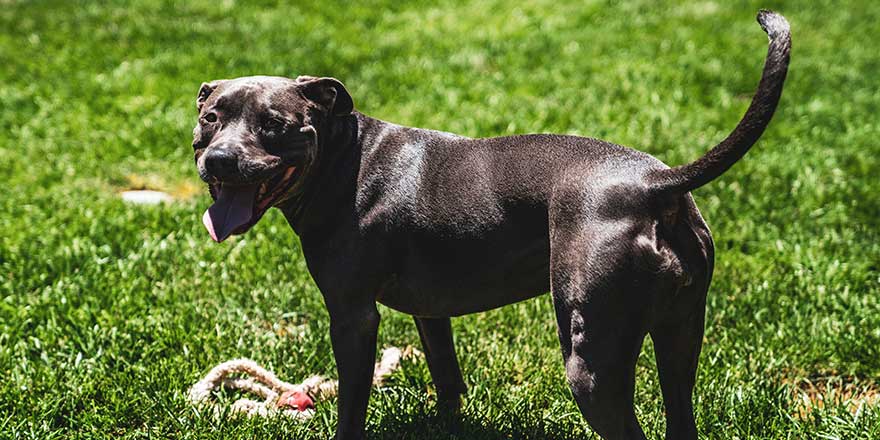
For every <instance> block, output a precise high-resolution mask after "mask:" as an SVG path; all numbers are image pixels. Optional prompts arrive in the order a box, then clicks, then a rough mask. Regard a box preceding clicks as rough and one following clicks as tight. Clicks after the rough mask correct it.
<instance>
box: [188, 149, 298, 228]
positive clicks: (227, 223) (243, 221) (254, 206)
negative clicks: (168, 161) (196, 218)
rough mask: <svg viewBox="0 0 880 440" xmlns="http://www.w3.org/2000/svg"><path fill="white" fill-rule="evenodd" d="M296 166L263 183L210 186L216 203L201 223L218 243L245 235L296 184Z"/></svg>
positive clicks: (206, 212)
mask: <svg viewBox="0 0 880 440" xmlns="http://www.w3.org/2000/svg"><path fill="white" fill-rule="evenodd" d="M295 170H296V167H292V166H291V167H288V168H286V169H285V170H284V171H282V172H280V173H278V174H277V175H275V176H273V177H270V178H269V179H266V180H265V181H263V182H261V183H254V184H246V185H235V186H233V185H229V184H224V183H216V184H211V185H210V186H209V188H210V191H211V196H213V197H214V204H213V205H211V207H209V208H208V210H207V211H205V214H204V215H203V216H202V223H204V225H205V228H206V229H208V233H209V234H211V238H212V239H213V240H214V241H216V242H218V243H219V242H221V241H223V240H226V239H227V238H229V236H230V235H237V234H243V233H245V232H247V231H248V229H250V228H251V227H252V226H254V225H255V224H256V223H257V222H258V221H259V220H260V218H262V217H263V214H265V213H266V211H268V210H269V208H271V207H272V206H274V205H275V204H276V203H278V202H279V201H280V200H281V198H282V197H283V196H284V195H285V194H287V192H288V190H290V187H291V186H293V182H294V181H295V179H294V171H295Z"/></svg>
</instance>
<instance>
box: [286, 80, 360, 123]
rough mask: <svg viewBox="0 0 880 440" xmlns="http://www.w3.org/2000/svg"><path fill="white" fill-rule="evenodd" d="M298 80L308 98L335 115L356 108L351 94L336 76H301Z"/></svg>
mask: <svg viewBox="0 0 880 440" xmlns="http://www.w3.org/2000/svg"><path fill="white" fill-rule="evenodd" d="M296 82H298V83H300V87H301V90H302V94H303V96H305V97H306V99H308V100H309V101H312V102H314V103H315V104H318V105H320V106H323V107H324V108H325V109H327V110H328V112H330V113H332V114H333V115H334V116H345V115H348V114H351V112H352V110H354V102H353V101H352V100H351V95H349V94H348V90H345V86H344V85H342V83H341V82H339V80H338V79H336V78H329V77H324V78H315V77H313V76H300V77H297V78H296Z"/></svg>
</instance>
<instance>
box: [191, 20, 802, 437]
mask: <svg viewBox="0 0 880 440" xmlns="http://www.w3.org/2000/svg"><path fill="white" fill-rule="evenodd" d="M758 22H759V23H760V24H761V27H762V28H763V29H764V31H765V32H767V34H768V35H769V37H770V46H769V50H768V53H767V58H766V61H765V65H764V70H763V75H762V78H761V81H760V83H759V85H758V89H757V92H756V93H755V96H754V98H753V99H752V102H751V104H750V106H749V108H748V110H747V111H746V114H745V116H744V117H743V118H742V120H741V121H740V122H739V124H738V125H737V126H736V128H735V129H734V130H733V132H732V133H731V134H730V135H729V136H728V137H727V138H726V139H724V140H723V141H721V143H720V144H718V145H717V146H716V147H714V148H713V149H712V150H711V151H709V152H708V153H707V154H706V155H705V156H703V157H701V158H700V159H698V160H696V161H695V162H692V163H690V164H687V165H682V166H678V167H674V168H670V167H668V166H666V165H664V164H663V163H662V162H660V161H659V160H657V159H655V158H653V157H651V156H650V155H648V154H645V153H641V152H638V151H635V150H632V149H629V148H625V147H622V146H618V145H614V144H611V143H608V142H604V141H601V140H597V139H591V138H583V137H576V136H558V135H549V134H537V135H519V136H508V137H497V138H484V139H470V138H466V137H462V136H457V135H454V134H449V133H444V132H439V131H432V130H424V129H419V128H409V127H402V126H399V125H395V124H391V123H388V122H383V121H380V120H377V119H373V118H370V117H368V116H366V115H363V114H361V113H359V112H356V111H355V110H354V105H353V102H352V98H351V96H350V95H349V93H348V91H346V89H345V87H344V86H343V85H342V83H340V82H339V81H337V80H335V79H333V78H315V77H309V76H301V77H299V78H297V79H295V80H293V79H288V78H279V77H246V78H238V79H231V80H217V81H213V82H210V83H205V84H203V85H202V87H201V89H200V90H199V94H198V98H197V106H198V109H199V122H198V125H197V126H196V128H195V130H194V138H195V139H194V141H193V144H192V145H193V148H194V150H195V160H196V163H197V166H198V170H199V175H200V177H201V178H202V179H203V180H204V181H205V182H207V183H208V187H209V190H210V192H211V195H212V197H213V198H214V200H215V202H214V204H213V205H212V206H211V207H210V208H209V209H208V210H207V211H206V212H205V214H204V217H203V221H204V223H205V226H206V227H207V229H208V231H209V232H210V234H211V236H212V238H213V239H214V240H216V241H218V242H219V241H223V240H224V239H226V238H227V237H229V236H230V235H232V234H241V233H244V232H245V231H247V230H248V229H249V228H251V227H252V226H253V225H254V224H255V223H256V222H257V221H258V220H259V219H260V217H262V215H263V214H264V213H265V212H266V210H268V209H269V208H270V207H277V208H279V209H281V211H282V212H283V213H284V215H285V217H286V218H287V221H288V222H289V224H290V226H291V227H292V228H293V230H294V231H295V232H296V233H297V234H298V235H299V237H300V239H301V243H302V250H303V254H304V255H305V259H306V262H307V264H308V268H309V271H310V273H311V274H312V277H313V278H314V280H315V282H316V283H317V285H318V288H319V289H320V290H321V293H322V295H323V298H324V302H325V305H326V307H327V310H328V312H329V315H330V337H331V340H332V345H333V352H334V355H335V357H336V365H337V369H338V375H339V399H338V415H339V418H338V426H337V428H336V437H337V439H339V440H349V439H359V438H363V437H364V436H365V428H364V426H365V418H366V411H367V403H368V400H369V395H370V382H371V378H372V370H373V363H374V360H375V355H376V333H377V329H378V326H379V313H378V311H377V308H376V303H377V302H378V303H382V304H385V305H386V306H388V307H390V308H392V309H395V310H399V311H401V312H403V313H407V314H410V315H412V316H413V317H414V319H415V323H416V326H417V328H418V331H419V335H420V337H421V342H422V344H423V347H424V349H425V353H426V357H427V363H428V367H429V369H430V371H431V375H432V378H433V382H434V385H435V386H436V388H437V396H438V405H440V406H441V408H445V409H447V410H451V411H452V412H453V413H454V412H455V411H457V409H458V407H459V405H460V401H461V395H462V394H463V393H464V392H465V391H466V387H465V383H464V381H463V379H462V375H461V371H460V369H459V366H458V361H457V360H456V355H455V348H454V346H453V336H452V327H451V325H450V317H452V316H459V315H463V314H467V313H476V312H481V311H485V310H489V309H492V308H496V307H500V306H503V305H505V304H511V303H513V302H516V301H521V300H524V299H527V298H532V297H534V296H537V295H540V294H543V293H545V292H547V291H550V292H551V293H552V297H553V304H554V307H555V310H556V320H557V326H558V336H559V341H560V343H561V345H562V357H563V361H564V363H565V371H566V376H567V378H568V383H569V385H570V388H571V392H572V394H573V395H574V399H575V400H576V401H577V404H578V407H579V408H580V410H581V412H582V413H583V415H584V417H585V418H586V420H587V421H588V422H589V424H590V426H591V427H592V428H593V430H594V431H595V432H597V433H598V434H599V435H601V436H602V437H604V438H607V439H642V438H645V435H644V433H643V432H642V429H641V427H640V426H639V423H638V421H637V420H636V415H635V411H634V407H633V388H634V381H635V377H634V376H635V364H636V358H637V356H638V354H639V351H640V348H641V345H642V341H643V340H644V338H645V336H646V335H647V334H650V335H651V338H652V339H653V341H654V346H655V351H656V361H657V366H658V370H659V374H660V384H661V388H662V392H663V400H664V403H665V406H666V438H668V439H689V438H690V439H692V438H696V436H697V429H696V424H695V420H694V414H693V404H692V393H693V389H694V381H695V375H696V369H697V361H698V357H699V354H700V348H701V345H702V339H703V327H704V318H705V305H706V293H707V290H708V288H709V283H710V280H711V277H712V268H713V259H714V248H713V243H712V236H711V234H710V232H709V229H708V227H707V226H706V223H705V222H704V221H703V218H702V217H701V215H700V212H699V211H698V210H697V207H696V205H695V204H694V200H693V198H692V197H691V195H690V191H692V190H694V189H696V188H699V187H700V186H702V185H705V184H706V183H708V182H710V181H712V180H713V179H715V178H717V177H718V176H720V175H721V174H722V173H724V172H725V171H726V170H727V169H728V168H730V167H731V166H732V165H733V164H734V163H735V162H736V161H737V160H739V159H740V158H741V157H742V156H743V155H744V154H745V153H746V151H748V149H749V148H750V147H751V146H752V144H754V143H755V142H756V141H757V139H758V138H759V137H760V136H761V134H762V133H763V131H764V129H765V128H766V126H767V124H768V123H769V122H770V119H771V117H772V116H773V112H774V110H775V109H776V105H777V103H778V102H779V98H780V95H781V93H782V86H783V82H784V80H785V76H786V72H787V70H788V62H789V50H790V47H791V38H790V34H789V26H788V22H787V21H786V20H785V18H783V17H782V16H781V15H778V14H775V13H773V12H770V11H761V12H759V14H758Z"/></svg>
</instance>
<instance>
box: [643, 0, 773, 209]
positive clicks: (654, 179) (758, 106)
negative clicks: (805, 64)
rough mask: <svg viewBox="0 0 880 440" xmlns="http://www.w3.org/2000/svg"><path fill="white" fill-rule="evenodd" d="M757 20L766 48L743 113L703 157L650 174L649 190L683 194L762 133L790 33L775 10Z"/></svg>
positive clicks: (730, 163)
mask: <svg viewBox="0 0 880 440" xmlns="http://www.w3.org/2000/svg"><path fill="white" fill-rule="evenodd" d="M758 23H760V24H761V28H762V29H764V32H766V33H767V35H768V36H769V37H770V48H769V49H768V50H767V59H766V61H765V62H764V72H763V74H762V75H761V82H760V83H759V84H758V90H757V91H756V92H755V96H754V97H753V98H752V103H751V104H750V105H749V108H748V110H746V114H745V116H743V118H742V120H741V121H739V124H737V126H736V128H734V129H733V132H731V133H730V134H729V135H728V136H727V138H726V139H724V140H723V141H721V143H719V144H718V145H717V146H715V148H712V149H711V150H710V151H709V152H708V153H706V155H705V156H703V157H701V158H699V159H697V160H696V161H694V162H691V163H689V164H687V165H681V166H678V167H675V168H668V169H663V170H657V171H654V172H652V173H650V174H649V175H648V176H647V183H648V185H649V188H650V191H651V192H652V193H654V194H658V195H659V194H674V193H679V194H684V193H686V192H688V191H692V190H694V189H697V188H699V187H701V186H703V185H705V184H707V183H709V182H711V181H712V180H713V179H715V178H717V177H718V176H720V175H721V174H723V173H724V172H725V171H727V169H728V168H730V167H731V166H733V164H734V163H736V161H738V160H739V159H740V158H741V157H743V155H745V154H746V152H747V151H749V148H751V146H752V145H753V144H754V143H755V142H756V141H757V140H758V138H759V137H761V134H763V133H764V129H765V128H767V124H769V123H770V118H772V117H773V112H774V111H775V110H776V104H778V103H779V97H780V95H782V84H783V83H784V82H785V74H786V73H787V72H788V61H789V51H790V50H791V34H790V33H789V26H788V21H787V20H786V19H785V17H783V16H782V15H779V14H777V13H775V12H772V11H768V10H764V9H762V10H761V11H760V12H758Z"/></svg>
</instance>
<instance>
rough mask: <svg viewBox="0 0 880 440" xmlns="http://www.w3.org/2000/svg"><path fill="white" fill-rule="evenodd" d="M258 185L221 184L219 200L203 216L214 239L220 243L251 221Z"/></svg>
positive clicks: (203, 220)
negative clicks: (236, 185)
mask: <svg viewBox="0 0 880 440" xmlns="http://www.w3.org/2000/svg"><path fill="white" fill-rule="evenodd" d="M257 187H258V185H251V186H238V187H230V186H226V185H221V186H220V194H218V195H217V201H216V202H214V204H213V205H211V207H210V208H208V210H207V211H205V215H203V216H202V223H204V224H205V228H207V229H208V233H210V234H211V238H213V239H214V241H216V242H217V243H220V242H221V241H223V240H226V239H227V238H228V237H229V236H230V235H232V233H233V232H235V230H236V229H238V228H239V227H241V226H242V225H245V224H247V223H248V222H249V221H251V218H253V215H254V200H255V198H254V195H255V194H256V192H257Z"/></svg>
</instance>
